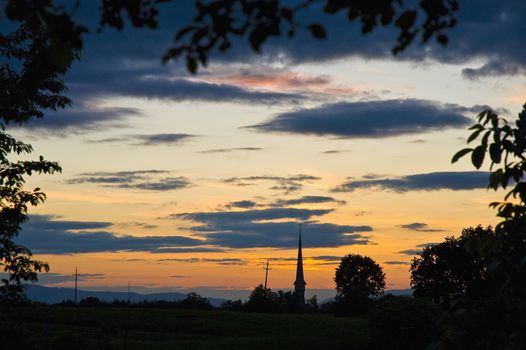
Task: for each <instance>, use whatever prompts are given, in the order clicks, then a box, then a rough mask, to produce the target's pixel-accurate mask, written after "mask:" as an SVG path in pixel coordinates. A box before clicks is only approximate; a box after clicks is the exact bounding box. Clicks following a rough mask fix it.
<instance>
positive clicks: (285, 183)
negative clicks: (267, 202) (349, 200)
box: [222, 174, 321, 194]
mask: <svg viewBox="0 0 526 350" xmlns="http://www.w3.org/2000/svg"><path fill="white" fill-rule="evenodd" d="M317 180H321V178H320V177H318V176H313V175H305V174H298V175H291V176H274V175H259V176H245V177H231V178H228V179H223V180H222V182H224V183H228V184H232V185H234V186H252V185H254V184H255V183H256V182H260V181H271V182H275V183H276V184H275V185H274V186H272V187H270V189H271V190H275V191H280V192H283V193H285V194H291V193H295V192H298V191H300V190H302V189H303V185H304V183H309V182H312V181H317Z"/></svg>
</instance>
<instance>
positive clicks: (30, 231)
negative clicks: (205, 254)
mask: <svg viewBox="0 0 526 350" xmlns="http://www.w3.org/2000/svg"><path fill="white" fill-rule="evenodd" d="M111 226H112V223H110V222H90V221H65V220H59V219H58V218H56V217H53V216H45V215H31V216H30V220H29V221H28V222H27V223H25V224H24V225H23V227H22V232H21V234H20V236H19V238H18V239H17V242H18V243H20V244H22V245H24V246H27V247H28V248H29V249H31V251H32V252H33V253H36V254H77V253H93V252H117V251H132V252H133V251H136V252H138V251H141V252H150V253H168V252H174V251H177V252H194V251H200V249H215V251H217V248H207V247H206V242H204V241H203V240H201V239H195V238H190V237H185V236H131V235H118V234H116V233H113V232H110V231H108V229H109V228H110V227H111ZM203 246H204V247H203ZM206 251H208V250H206Z"/></svg>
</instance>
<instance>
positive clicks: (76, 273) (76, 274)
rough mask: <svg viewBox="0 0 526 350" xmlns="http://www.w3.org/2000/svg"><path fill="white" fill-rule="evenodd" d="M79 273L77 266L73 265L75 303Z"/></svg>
mask: <svg viewBox="0 0 526 350" xmlns="http://www.w3.org/2000/svg"><path fill="white" fill-rule="evenodd" d="M78 277H79V273H78V270H77V267H75V305H77V285H78Z"/></svg>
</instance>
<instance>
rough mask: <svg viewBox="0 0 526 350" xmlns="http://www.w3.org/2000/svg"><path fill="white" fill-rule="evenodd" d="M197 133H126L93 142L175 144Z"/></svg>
mask: <svg viewBox="0 0 526 350" xmlns="http://www.w3.org/2000/svg"><path fill="white" fill-rule="evenodd" d="M195 137H196V135H190V134H181V133H180V134H178V133H166V134H148V135H126V136H121V137H112V138H107V139H101V140H93V141H91V142H93V143H115V142H128V143H131V144H132V145H134V146H173V145H179V144H182V143H184V142H186V141H188V140H191V139H193V138H195Z"/></svg>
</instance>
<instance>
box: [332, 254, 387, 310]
mask: <svg viewBox="0 0 526 350" xmlns="http://www.w3.org/2000/svg"><path fill="white" fill-rule="evenodd" d="M334 282H336V298H337V299H338V300H341V301H352V300H364V299H369V298H370V297H371V296H376V295H379V294H382V293H383V291H384V288H385V273H384V272H383V271H382V268H381V267H380V265H378V264H377V263H376V262H375V261H374V260H373V259H371V258H369V257H368V256H363V255H359V254H349V255H346V256H345V257H343V258H342V261H341V262H340V265H339V266H338V267H337V268H336V274H335V276H334Z"/></svg>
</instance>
